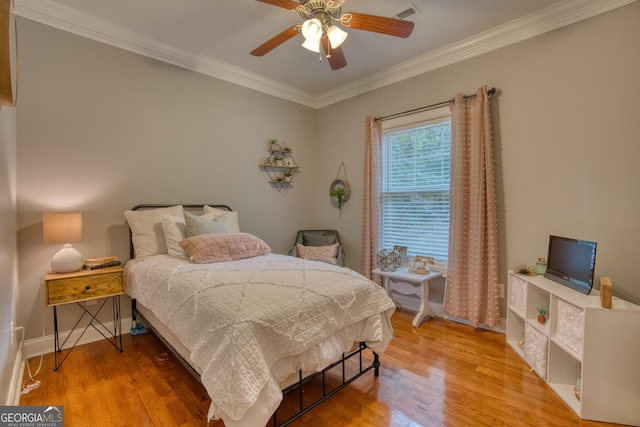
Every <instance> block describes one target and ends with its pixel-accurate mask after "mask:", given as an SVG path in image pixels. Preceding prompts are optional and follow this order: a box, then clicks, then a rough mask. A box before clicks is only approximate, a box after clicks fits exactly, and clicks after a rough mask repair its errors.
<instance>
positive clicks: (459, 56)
mask: <svg viewBox="0 0 640 427" xmlns="http://www.w3.org/2000/svg"><path fill="white" fill-rule="evenodd" d="M633 1H635V0H564V1H558V0H346V1H345V2H344V3H343V8H342V10H343V12H349V11H351V12H360V13H367V14H373V15H381V16H387V17H390V16H393V14H394V13H397V12H398V11H400V10H403V9H405V8H406V7H408V6H411V5H415V6H416V7H417V8H418V9H419V10H420V11H421V13H420V14H416V15H413V16H411V17H410V18H408V19H409V20H411V21H414V22H415V28H414V31H413V33H412V35H411V36H410V37H409V38H407V39H403V38H397V37H392V36H386V35H381V34H377V33H372V32H367V31H362V30H352V29H346V31H347V32H348V33H349V37H348V38H347V40H346V41H345V43H344V45H343V47H342V49H343V52H344V54H345V57H346V59H347V64H348V65H347V66H346V67H345V68H342V69H340V70H336V71H332V70H331V69H330V67H329V64H328V63H327V62H326V60H323V61H322V62H319V61H318V54H315V53H312V52H309V51H308V50H306V49H304V48H302V47H301V46H300V44H301V43H302V41H303V38H302V36H301V35H298V36H296V37H294V38H293V39H291V40H289V41H287V42H285V43H284V44H282V45H281V46H279V47H277V48H276V49H274V50H273V51H271V52H270V53H268V54H266V55H265V56H263V57H255V56H252V55H250V54H249V52H250V51H251V50H253V49H254V48H256V47H258V46H259V45H261V44H262V43H263V42H265V41H266V40H268V39H270V38H271V37H273V36H275V35H276V34H278V33H280V32H281V31H283V30H284V29H286V28H288V27H291V26H292V25H295V24H298V23H301V22H302V18H301V17H300V15H299V14H298V13H297V12H293V11H289V10H287V9H283V8H281V7H276V6H273V5H270V4H266V3H262V2H259V1H255V0H226V1H222V0H16V10H17V13H18V15H19V16H22V17H25V18H28V19H31V20H34V21H37V22H41V23H44V24H47V25H51V26H53V27H56V28H60V29H63V30H65V31H69V32H72V33H74V34H79V35H82V36H84V37H89V38H92V39H94V40H98V41H101V42H104V43H108V44H111V45H114V46H118V47H121V48H124V49H127V50H130V51H133V52H136V53H140V54H143V55H147V56H150V57H153V58H156V59H159V60H162V61H166V62H169V63H173V64H176V65H179V66H182V67H185V68H188V69H192V70H194V71H198V72H201V73H204V74H208V75H212V76H214V77H218V78H221V79H223V80H227V81H231V82H234V83H238V84H241V85H243V86H247V87H250V88H253V89H256V90H260V91H263V92H265V93H270V94H273V95H276V96H279V97H282V98H285V99H289V100H292V101H295V102H299V103H301V104H303V105H307V106H310V107H314V108H319V107H322V106H325V105H329V104H331V103H333V102H337V101H340V100H342V99H346V98H348V97H351V96H355V95H358V94H360V93H364V92H366V91H368V90H372V89H375V88H378V87H382V86H384V85H387V84H390V83H394V82H396V81H400V80H403V79H406V78H409V77H413V76H415V75H418V74H422V73H424V72H426V71H430V70H432V69H436V68H440V67H442V66H446V65H449V64H451V63H454V62H457V61H460V60H463V59H467V58H470V57H473V56H476V55H479V54H482V53H485V52H487V51H490V50H494V49H497V48H500V47H503V46H505V45H507V44H511V43H515V42H518V41H521V40H524V39H527V38H530V37H533V36H536V35H538V34H542V33H544V32H547V31H551V30H554V29H556V28H559V27H562V26H564V25H568V24H571V23H573V22H577V21H579V20H582V19H586V18H589V17H591V16H594V15H597V14H600V13H603V12H606V11H608V10H611V9H614V8H616V7H620V6H623V5H625V4H629V3H631V2H633ZM486 83H487V84H491V82H486Z"/></svg>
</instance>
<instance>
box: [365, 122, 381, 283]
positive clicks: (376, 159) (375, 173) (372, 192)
mask: <svg viewBox="0 0 640 427" xmlns="http://www.w3.org/2000/svg"><path fill="white" fill-rule="evenodd" d="M381 157H382V121H381V120H376V118H375V117H373V116H369V117H367V120H366V138H365V149H364V196H363V202H362V256H361V268H362V271H361V273H362V275H364V276H366V277H368V278H369V279H372V280H375V281H376V282H379V281H380V278H379V277H378V276H377V275H372V274H371V271H372V270H374V269H375V268H376V267H377V265H376V255H377V253H378V251H379V245H380V162H381ZM372 276H374V277H372Z"/></svg>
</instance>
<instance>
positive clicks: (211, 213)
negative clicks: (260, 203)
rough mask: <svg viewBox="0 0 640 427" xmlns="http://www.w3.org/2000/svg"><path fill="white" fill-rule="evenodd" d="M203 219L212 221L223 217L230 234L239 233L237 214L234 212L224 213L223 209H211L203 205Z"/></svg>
mask: <svg viewBox="0 0 640 427" xmlns="http://www.w3.org/2000/svg"><path fill="white" fill-rule="evenodd" d="M202 210H203V212H204V215H202V216H203V217H205V218H209V219H214V218H217V217H219V216H221V215H224V216H225V218H226V220H227V225H228V226H229V232H230V233H239V232H240V222H239V221H238V212H236V211H226V210H223V209H216V208H212V207H211V206H208V205H205V206H204V207H203V208H202Z"/></svg>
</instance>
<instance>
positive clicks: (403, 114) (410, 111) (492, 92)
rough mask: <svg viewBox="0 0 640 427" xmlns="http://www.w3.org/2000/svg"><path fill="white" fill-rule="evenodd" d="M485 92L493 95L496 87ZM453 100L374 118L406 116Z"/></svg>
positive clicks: (467, 97)
mask: <svg viewBox="0 0 640 427" xmlns="http://www.w3.org/2000/svg"><path fill="white" fill-rule="evenodd" d="M487 93H488V94H489V96H491V95H493V94H494V93H496V88H495V87H492V88H491V89H489V90H488V91H487ZM475 96H476V94H475V93H474V94H473V95H467V96H465V97H464V99H469V98H473V97H475ZM453 101H454V99H450V100H448V101H442V102H438V103H436V104H431V105H426V106H424V107H418V108H414V109H413V110H407V111H403V112H401V113H395V114H389V115H388V116H383V117H377V118H376V122H377V121H379V120H380V121H383V120H387V119H393V118H396V117H402V116H406V115H408V114H412V113H417V112H419V111H427V110H433V109H434V108H438V107H443V106H445V105H447V104H451V103H452V102H453Z"/></svg>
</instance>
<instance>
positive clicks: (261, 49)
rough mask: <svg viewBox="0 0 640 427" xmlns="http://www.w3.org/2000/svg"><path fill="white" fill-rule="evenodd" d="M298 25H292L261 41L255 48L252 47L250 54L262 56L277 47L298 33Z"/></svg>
mask: <svg viewBox="0 0 640 427" xmlns="http://www.w3.org/2000/svg"><path fill="white" fill-rule="evenodd" d="M299 27H300V26H299V25H294V26H293V27H291V28H287V29H286V30H284V31H283V32H281V33H280V34H278V35H277V36H275V37H273V38H272V39H270V40H267V41H266V42H264V43H262V44H261V45H260V46H258V47H257V48H255V49H253V50H252V51H251V55H253V56H263V55H265V54H267V53H269V52H271V51H272V50H273V49H275V48H277V47H278V46H280V45H281V44H282V43H284V42H286V41H287V40H289V39H290V38H292V37H294V36H296V35H298V33H299V31H298V28H299Z"/></svg>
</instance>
